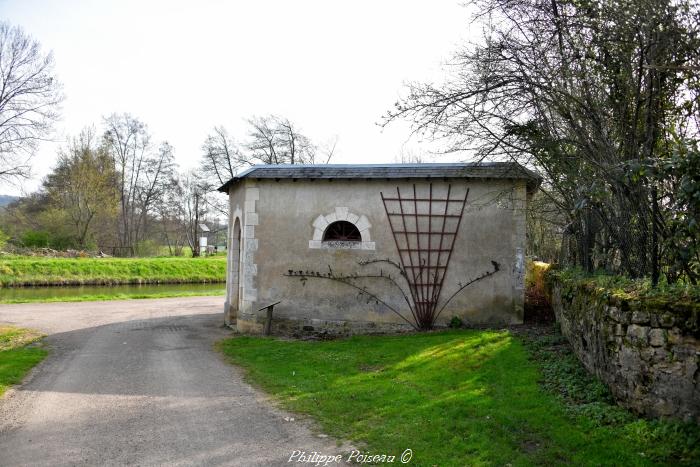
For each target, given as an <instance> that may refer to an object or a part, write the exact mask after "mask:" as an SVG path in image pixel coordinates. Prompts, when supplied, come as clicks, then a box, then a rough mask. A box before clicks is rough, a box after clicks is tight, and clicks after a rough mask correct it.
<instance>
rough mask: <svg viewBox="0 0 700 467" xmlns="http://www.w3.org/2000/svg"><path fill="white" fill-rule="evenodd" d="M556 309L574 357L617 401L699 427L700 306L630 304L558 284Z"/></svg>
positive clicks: (555, 283)
mask: <svg viewBox="0 0 700 467" xmlns="http://www.w3.org/2000/svg"><path fill="white" fill-rule="evenodd" d="M551 293H552V306H553V308H554V312H555V315H556V318H557V322H558V323H559V324H560V326H561V330H562V333H563V334H564V335H565V336H566V337H567V338H568V340H569V342H570V343H571V345H572V347H573V349H574V351H575V353H576V355H577V356H578V358H579V359H580V360H581V361H582V362H583V364H584V365H585V367H586V368H587V369H588V371H590V372H591V373H593V374H595V375H596V376H598V378H600V379H601V380H602V381H603V382H604V383H605V384H607V385H608V386H609V387H610V389H611V391H612V393H613V394H614V395H615V397H616V398H617V400H618V401H619V402H620V403H621V404H622V405H623V406H626V407H628V408H630V409H632V410H633V411H635V412H637V413H639V414H642V415H647V416H652V417H673V418H680V419H683V420H694V421H695V422H697V423H700V316H699V315H700V305H699V304H697V303H671V302H667V301H663V300H652V299H645V300H638V301H636V300H626V299H624V298H620V297H616V296H611V295H610V294H609V293H606V291H604V290H600V289H596V288H595V287H591V286H590V285H585V284H576V283H573V284H572V283H566V282H563V281H559V280H557V279H554V280H553V284H552V286H551Z"/></svg>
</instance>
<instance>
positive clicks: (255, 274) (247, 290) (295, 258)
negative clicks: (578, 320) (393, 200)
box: [226, 179, 527, 334]
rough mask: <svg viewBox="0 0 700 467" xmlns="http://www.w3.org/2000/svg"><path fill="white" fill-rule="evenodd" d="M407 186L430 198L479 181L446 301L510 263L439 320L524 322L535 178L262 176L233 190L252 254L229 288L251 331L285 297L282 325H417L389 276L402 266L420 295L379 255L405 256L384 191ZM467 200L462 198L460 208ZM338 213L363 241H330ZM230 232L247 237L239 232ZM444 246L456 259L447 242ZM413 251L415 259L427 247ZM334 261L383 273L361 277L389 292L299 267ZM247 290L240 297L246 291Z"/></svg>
mask: <svg viewBox="0 0 700 467" xmlns="http://www.w3.org/2000/svg"><path fill="white" fill-rule="evenodd" d="M397 189H400V190H401V192H402V193H411V194H412V193H414V190H416V193H417V195H418V196H419V197H422V198H427V197H429V196H430V193H432V196H433V197H434V199H440V198H441V197H442V198H444V197H446V196H447V193H448V191H449V192H450V193H451V197H453V198H455V199H457V198H459V197H461V196H464V194H465V192H466V190H467V189H469V197H468V202H467V206H466V207H465V209H464V213H463V217H462V220H461V223H459V222H458V221H457V220H456V219H454V218H450V219H449V220H448V221H447V222H453V223H455V224H456V225H457V226H458V228H459V231H458V235H457V237H456V240H455V246H454V248H453V251H454V253H453V254H452V256H451V258H450V263H449V268H448V269H447V275H446V276H445V282H444V287H443V290H442V295H441V297H442V300H446V299H447V298H448V297H450V296H451V295H453V294H454V293H455V291H456V290H458V289H459V288H460V287H461V284H462V283H466V282H468V281H469V280H471V279H473V278H475V277H477V276H479V275H481V274H483V273H485V272H487V271H490V270H492V269H493V265H492V261H496V262H498V264H499V265H500V270H499V271H498V272H497V273H496V274H494V275H493V276H490V277H487V278H486V279H484V280H483V281H479V282H477V283H475V284H474V285H473V286H470V287H467V288H466V289H464V290H463V291H462V292H460V293H458V294H457V295H456V296H455V297H454V300H452V301H451V302H450V303H449V305H448V306H447V307H446V308H445V309H444V311H443V313H442V314H441V315H440V317H439V320H438V322H437V325H438V326H446V325H447V323H449V321H450V319H452V317H454V316H459V317H460V319H461V320H462V321H463V322H465V323H468V324H494V325H500V324H515V323H521V322H522V319H523V303H524V269H525V268H524V248H525V203H526V198H527V192H526V183H525V181H523V180H510V179H493V180H492V179H488V180H482V179H469V180H462V179H455V180H442V179H440V180H432V179H431V180H413V179H411V180H404V179H401V180H332V181H328V180H325V181H308V180H306V181H304V180H297V181H294V180H287V179H282V180H274V179H262V180H245V181H244V182H242V183H239V184H237V185H235V186H234V187H233V188H231V190H230V192H229V196H230V199H231V212H232V213H234V212H238V211H237V209H238V210H239V211H240V212H241V216H242V218H241V219H240V224H241V226H242V229H243V230H242V236H241V246H240V264H238V263H236V262H235V261H232V258H233V253H232V254H231V256H230V258H229V270H230V271H229V282H236V283H238V284H239V287H235V286H233V285H231V286H230V287H229V290H228V293H227V303H228V305H227V307H226V310H228V311H227V317H228V322H230V323H232V322H233V321H234V320H235V322H236V326H237V328H238V330H240V331H242V332H250V333H256V332H261V331H262V326H263V323H264V322H265V310H264V307H265V306H267V305H268V304H271V303H275V302H280V303H279V304H278V305H277V306H275V309H274V321H273V332H275V333H285V334H297V333H300V332H304V331H309V332H311V333H317V332H320V333H323V332H328V333H333V334H349V333H367V332H384V331H394V330H403V329H404V328H406V327H408V328H410V326H409V325H407V323H406V321H405V320H404V319H409V320H410V319H411V313H410V309H409V308H408V306H407V304H406V303H405V300H404V297H403V295H402V292H401V291H400V290H397V287H396V286H395V284H393V283H392V282H391V281H389V280H386V279H384V280H382V279H381V277H383V275H384V274H387V275H388V274H393V275H394V276H395V277H396V278H397V280H396V282H397V283H398V284H399V285H400V286H401V287H403V293H405V294H406V295H407V296H408V295H410V292H409V291H408V288H407V286H406V284H405V283H404V281H403V280H402V279H401V277H399V273H398V272H397V271H396V270H395V269H392V266H391V265H388V264H386V263H377V262H376V261H378V260H385V259H389V260H392V261H394V262H398V261H399V252H398V251H397V245H396V241H395V238H394V236H393V234H392V230H391V227H390V224H389V221H388V218H387V215H386V212H385V207H384V204H383V201H382V193H385V194H391V193H396V192H397ZM431 190H432V191H431ZM450 190H451V191H450ZM436 206H437V205H436ZM455 206H457V205H454V203H453V204H452V205H451V208H450V209H451V211H450V212H451V213H452V214H454V212H453V211H454V208H455ZM421 209H422V210H426V209H429V208H428V207H427V206H423V205H418V211H419V212H418V213H417V216H424V215H429V212H428V211H421ZM436 209H437V207H436ZM417 216H416V217H417ZM338 220H343V221H346V222H350V223H352V224H354V225H355V226H356V227H357V229H358V231H359V232H360V235H361V239H362V241H358V242H356V243H353V244H352V246H353V247H352V248H348V247H346V246H344V245H336V243H348V242H323V241H322V235H323V232H324V230H325V228H326V227H327V226H328V225H330V223H332V222H335V221H338ZM232 222H234V223H233V224H231V225H232V226H233V225H235V221H232ZM407 222H408V226H407V227H406V230H410V229H414V230H416V229H415V228H414V227H412V225H413V224H411V222H415V221H414V220H411V219H409V220H408V221H407ZM432 228H433V231H438V230H439V229H440V228H441V227H440V222H438V221H437V220H436V221H435V222H434V225H433V227H432ZM234 230H235V229H233V230H231V232H233V231H234ZM447 231H449V229H447ZM429 238H430V237H429V235H428V234H422V236H421V238H420V242H423V243H422V244H423V245H426V244H427V242H428V241H429V240H428V239H429ZM437 238H438V237H436V236H433V238H432V240H431V241H432V245H433V248H434V249H439V248H440V245H439V243H438V241H437ZM230 241H231V244H232V245H235V243H236V241H235V239H234V238H231V239H230ZM445 241H446V242H447V241H448V240H445ZM413 247H414V248H415V247H416V246H415V245H413ZM445 247H446V246H443V248H445ZM230 251H232V252H233V251H235V248H231V249H230ZM440 254H442V255H443V259H445V257H446V255H447V253H445V250H444V249H443V252H442V253H440ZM413 255H414V258H415V256H416V254H415V253H414V254H413ZM414 260H415V261H416V262H417V259H414ZM372 261H374V262H372ZM363 263H364V264H363ZM329 270H332V271H334V272H336V273H339V274H358V275H360V276H361V275H363V274H369V275H373V276H374V277H370V278H366V279H363V278H359V279H356V280H354V283H356V285H357V286H358V287H366V289H367V290H369V291H371V292H372V294H374V295H376V296H377V297H379V298H380V299H381V303H380V301H379V300H369V299H367V297H364V296H360V295H359V294H358V289H357V288H354V287H350V286H348V285H347V284H344V283H340V282H337V281H331V280H325V279H322V278H319V279H317V278H310V279H309V280H304V281H302V280H300V278H298V277H290V274H289V271H312V272H314V271H315V272H318V273H319V274H320V273H325V272H328V271H329ZM236 271H240V274H237V273H236ZM378 277H379V278H378ZM237 290H238V291H239V293H238V294H237V296H238V298H236V294H235V293H234V292H235V291H237ZM441 303H442V302H441ZM387 305H388V306H387ZM389 307H391V308H393V309H394V310H398V311H399V312H400V313H402V316H403V317H404V318H402V317H401V316H399V315H398V314H397V313H396V312H394V311H392V309H390V308H389ZM312 328H313V330H312Z"/></svg>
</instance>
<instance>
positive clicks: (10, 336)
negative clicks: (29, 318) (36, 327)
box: [0, 325, 48, 396]
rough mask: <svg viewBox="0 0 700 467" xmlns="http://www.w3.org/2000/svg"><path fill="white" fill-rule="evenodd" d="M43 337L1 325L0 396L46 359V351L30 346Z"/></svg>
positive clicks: (32, 332)
mask: <svg viewBox="0 0 700 467" xmlns="http://www.w3.org/2000/svg"><path fill="white" fill-rule="evenodd" d="M41 337H42V335H41V334H39V333H37V332H35V331H31V330H29V329H20V328H15V327H13V326H5V325H0V396H2V395H3V394H4V393H5V391H7V388H8V387H10V386H11V385H13V384H17V383H19V382H21V381H22V378H24V375H26V374H27V372H28V371H29V370H31V369H32V368H33V367H34V365H36V364H37V363H39V362H40V361H42V360H43V359H44V357H46V355H47V353H48V352H47V351H46V350H44V349H42V348H41V347H35V346H31V345H30V344H32V343H34V342H36V341H38V340H39V339H41Z"/></svg>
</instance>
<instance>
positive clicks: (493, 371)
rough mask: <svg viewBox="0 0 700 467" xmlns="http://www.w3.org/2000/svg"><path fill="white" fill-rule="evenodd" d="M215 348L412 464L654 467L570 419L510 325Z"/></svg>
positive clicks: (332, 425) (612, 436)
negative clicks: (405, 454)
mask: <svg viewBox="0 0 700 467" xmlns="http://www.w3.org/2000/svg"><path fill="white" fill-rule="evenodd" d="M219 348H220V349H221V350H222V351H223V352H224V353H225V354H226V355H227V356H229V357H230V358H231V360H232V361H233V362H235V363H237V364H240V365H242V366H243V367H245V368H246V369H247V370H248V375H249V378H250V379H251V380H252V381H253V382H255V383H256V384H258V385H260V386H262V387H263V388H264V389H266V390H267V391H269V392H271V393H272V394H274V395H275V396H277V397H278V398H279V399H280V400H281V401H282V403H283V405H284V406H286V407H287V408H290V409H291V410H294V411H298V412H302V413H306V414H309V415H311V416H313V417H314V418H316V419H317V420H318V421H319V422H320V423H321V424H322V426H323V429H324V430H325V431H326V432H328V433H329V434H331V435H333V436H336V437H339V438H349V439H351V440H353V441H356V442H360V443H364V444H365V445H366V447H367V449H369V450H371V451H372V452H380V453H389V454H395V455H398V454H400V453H401V452H402V451H403V450H404V449H406V448H410V449H412V450H413V452H414V453H415V456H414V459H413V461H412V464H413V465H441V466H443V465H507V464H511V465H558V464H574V465H655V462H654V461H652V460H650V459H649V458H648V457H646V455H645V453H644V450H645V447H644V446H640V445H638V444H636V443H635V439H634V438H633V437H629V436H626V434H625V432H624V430H623V429H621V428H620V429H618V428H616V427H606V426H596V425H595V424H594V423H591V422H589V421H588V420H586V419H585V418H584V417H576V416H572V415H571V414H570V413H568V412H567V410H566V409H565V407H564V406H563V405H562V403H561V401H559V400H558V399H557V398H556V397H555V396H553V395H552V394H549V393H547V392H545V391H543V390H542V388H541V387H540V385H539V384H538V381H539V380H540V378H541V372H540V370H539V368H538V367H537V365H536V363H535V362H533V361H532V360H531V359H530V358H529V355H528V353H527V352H526V350H525V349H524V348H523V346H522V344H521V342H520V340H518V339H517V338H515V337H513V336H512V335H511V334H510V333H509V332H508V331H496V330H479V331H450V332H440V333H429V334H414V335H403V336H389V337H387V336H374V337H369V336H363V337H353V338H350V339H346V340H338V341H330V342H300V341H282V340H275V339H270V338H254V337H236V338H233V339H227V340H225V341H223V342H221V343H220V345H219Z"/></svg>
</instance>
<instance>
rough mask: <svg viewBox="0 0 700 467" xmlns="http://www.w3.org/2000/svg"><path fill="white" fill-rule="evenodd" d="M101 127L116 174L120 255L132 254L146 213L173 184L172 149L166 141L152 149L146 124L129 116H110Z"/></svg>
mask: <svg viewBox="0 0 700 467" xmlns="http://www.w3.org/2000/svg"><path fill="white" fill-rule="evenodd" d="M105 126H106V131H105V134H104V141H105V144H106V145H107V147H109V149H110V154H111V156H112V158H113V160H114V166H115V169H116V170H117V174H118V190H119V204H120V213H119V236H118V238H119V247H121V249H122V250H123V251H122V254H133V249H134V247H135V246H136V244H137V243H138V242H139V241H141V240H142V239H143V236H144V235H145V232H146V227H147V222H148V220H149V214H151V213H152V212H153V210H154V209H155V208H156V206H157V205H158V200H159V199H160V198H161V197H163V196H164V195H165V193H166V192H167V189H168V187H169V185H171V184H172V183H173V169H174V160H173V150H172V146H170V145H169V144H168V143H167V142H164V143H162V144H161V145H160V147H159V148H158V149H157V150H156V149H154V147H153V145H152V143H151V137H150V135H149V133H148V130H147V128H146V125H144V124H143V123H142V122H141V121H139V120H138V119H136V118H134V117H132V116H131V115H129V114H121V115H119V114H112V115H110V116H109V117H107V118H105Z"/></svg>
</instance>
